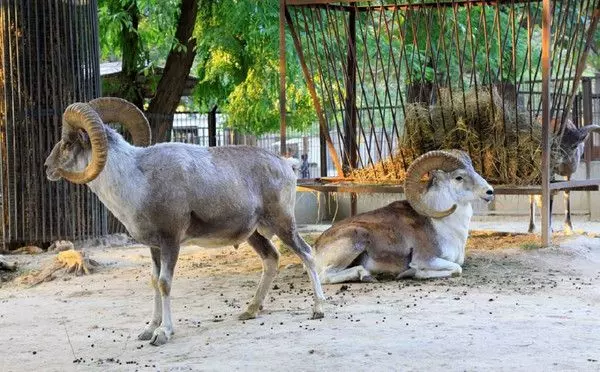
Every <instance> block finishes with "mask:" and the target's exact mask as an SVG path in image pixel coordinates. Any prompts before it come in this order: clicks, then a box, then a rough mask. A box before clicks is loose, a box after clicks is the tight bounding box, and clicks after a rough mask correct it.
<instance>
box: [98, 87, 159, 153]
mask: <svg viewBox="0 0 600 372" xmlns="http://www.w3.org/2000/svg"><path fill="white" fill-rule="evenodd" d="M89 104H90V106H91V107H92V108H93V109H94V110H96V112H97V113H98V115H100V119H102V122H104V123H120V124H122V125H123V126H125V128H127V130H128V131H129V133H131V137H132V138H133V144H134V145H136V146H142V147H144V146H149V145H150V143H151V141H152V134H151V132H150V124H148V119H147V118H146V115H144V113H143V112H142V111H141V110H140V109H139V108H137V106H136V105H134V104H133V103H131V102H129V101H127V100H124V99H122V98H117V97H100V98H96V99H93V100H91V101H90V102H89Z"/></svg>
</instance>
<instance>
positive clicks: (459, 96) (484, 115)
mask: <svg viewBox="0 0 600 372" xmlns="http://www.w3.org/2000/svg"><path fill="white" fill-rule="evenodd" d="M438 96H439V99H438V102H437V104H435V105H431V106H427V105H425V104H422V103H412V104H409V105H407V106H406V107H405V121H404V135H403V137H402V139H401V142H400V147H399V148H398V149H397V150H396V152H395V154H394V156H392V157H390V158H388V159H386V160H384V161H381V162H378V163H376V164H374V165H371V166H369V167H366V168H363V169H355V170H352V171H351V172H350V174H349V177H351V178H353V179H355V180H358V181H370V182H390V181H394V182H402V181H404V176H405V164H410V163H411V162H412V161H413V160H414V159H415V158H416V157H417V156H419V155H421V154H423V153H425V152H427V151H432V150H439V149H461V150H464V151H467V152H468V153H469V155H470V156H471V159H472V161H473V166H474V167H475V169H476V170H478V171H479V172H480V173H481V174H482V175H483V176H484V177H485V178H486V179H487V180H488V181H489V182H492V183H495V184H506V185H531V184H537V183H539V182H540V177H541V173H540V156H541V146H540V140H541V127H540V126H539V125H538V124H537V121H535V120H534V122H533V123H532V122H531V120H530V116H529V114H528V113H527V112H525V111H523V110H522V109H517V106H516V103H515V101H514V98H512V99H511V98H510V97H505V98H504V99H503V98H502V96H501V95H500V93H499V92H498V90H497V88H496V87H494V88H492V89H488V88H478V89H471V90H469V91H466V92H463V91H462V90H461V91H453V92H451V91H450V90H449V89H440V90H439V95H438Z"/></svg>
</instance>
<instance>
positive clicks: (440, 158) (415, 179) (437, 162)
mask: <svg viewBox="0 0 600 372" xmlns="http://www.w3.org/2000/svg"><path fill="white" fill-rule="evenodd" d="M464 166H465V164H464V163H463V161H462V160H461V159H460V158H459V157H458V156H457V155H455V154H452V153H450V152H447V151H430V152H428V153H426V154H423V155H421V156H420V157H418V158H417V159H416V160H415V161H414V162H413V163H412V164H411V165H410V167H408V170H407V171H406V180H405V181H404V192H405V193H406V200H407V201H408V202H409V203H410V205H411V207H413V209H414V210H415V211H416V212H417V213H419V214H422V215H424V216H428V217H433V218H443V217H446V216H449V215H451V214H452V213H454V211H455V210H456V204H455V205H453V206H452V207H450V209H447V210H445V211H437V210H435V209H431V208H429V207H428V206H427V205H425V203H423V202H422V201H421V187H420V181H421V177H423V175H424V174H425V173H427V172H429V171H432V170H434V169H441V170H443V171H445V172H449V171H453V170H455V169H457V168H460V167H464Z"/></svg>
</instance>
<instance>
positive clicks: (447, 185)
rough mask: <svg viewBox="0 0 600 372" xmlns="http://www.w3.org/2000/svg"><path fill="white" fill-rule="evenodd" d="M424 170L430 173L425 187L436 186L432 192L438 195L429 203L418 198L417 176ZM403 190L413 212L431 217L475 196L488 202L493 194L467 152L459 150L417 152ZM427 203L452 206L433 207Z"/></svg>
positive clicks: (419, 196) (418, 178) (419, 184)
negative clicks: (417, 156)
mask: <svg viewBox="0 0 600 372" xmlns="http://www.w3.org/2000/svg"><path fill="white" fill-rule="evenodd" d="M426 173H429V174H430V180H429V183H428V184H427V186H426V188H427V189H430V188H436V189H437V191H438V192H437V193H436V195H438V196H441V197H440V200H433V201H431V202H430V203H429V205H428V204H427V203H425V202H423V200H422V189H423V185H422V184H421V178H422V177H423V175H424V174H426ZM404 190H405V193H406V200H408V202H409V203H410V205H411V206H412V207H413V209H414V210H415V211H416V212H417V213H419V214H421V215H424V216H428V217H433V218H443V217H446V216H449V215H450V214H452V213H454V211H455V210H456V208H457V205H458V204H463V203H469V202H472V201H476V200H484V201H486V202H489V201H491V200H492V199H493V197H494V189H493V188H492V187H491V186H490V185H489V184H488V183H487V181H486V180H485V179H483V177H481V176H480V175H479V173H477V172H476V171H475V169H474V168H473V164H472V163H471V159H470V158H469V156H468V155H467V154H466V153H465V152H463V151H459V150H448V151H430V152H428V153H426V154H423V155H421V156H420V157H419V158H417V159H416V160H415V161H414V162H413V163H412V164H411V165H410V167H409V168H408V171H407V174H406V181H405V183H404ZM442 198H443V200H441V199H442ZM431 204H438V205H440V206H443V205H452V207H451V208H449V209H446V210H437V209H433V208H432V207H431V206H430V205H431Z"/></svg>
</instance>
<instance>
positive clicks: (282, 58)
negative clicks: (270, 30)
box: [279, 0, 287, 155]
mask: <svg viewBox="0 0 600 372" xmlns="http://www.w3.org/2000/svg"><path fill="white" fill-rule="evenodd" d="M285 67H286V66H285V0H279V115H280V118H279V123H280V124H279V132H280V140H281V143H280V150H281V155H287V154H286V153H287V145H286V139H285V135H286V129H287V123H286V111H287V110H286V102H285V99H286V97H285V80H286V70H285Z"/></svg>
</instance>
